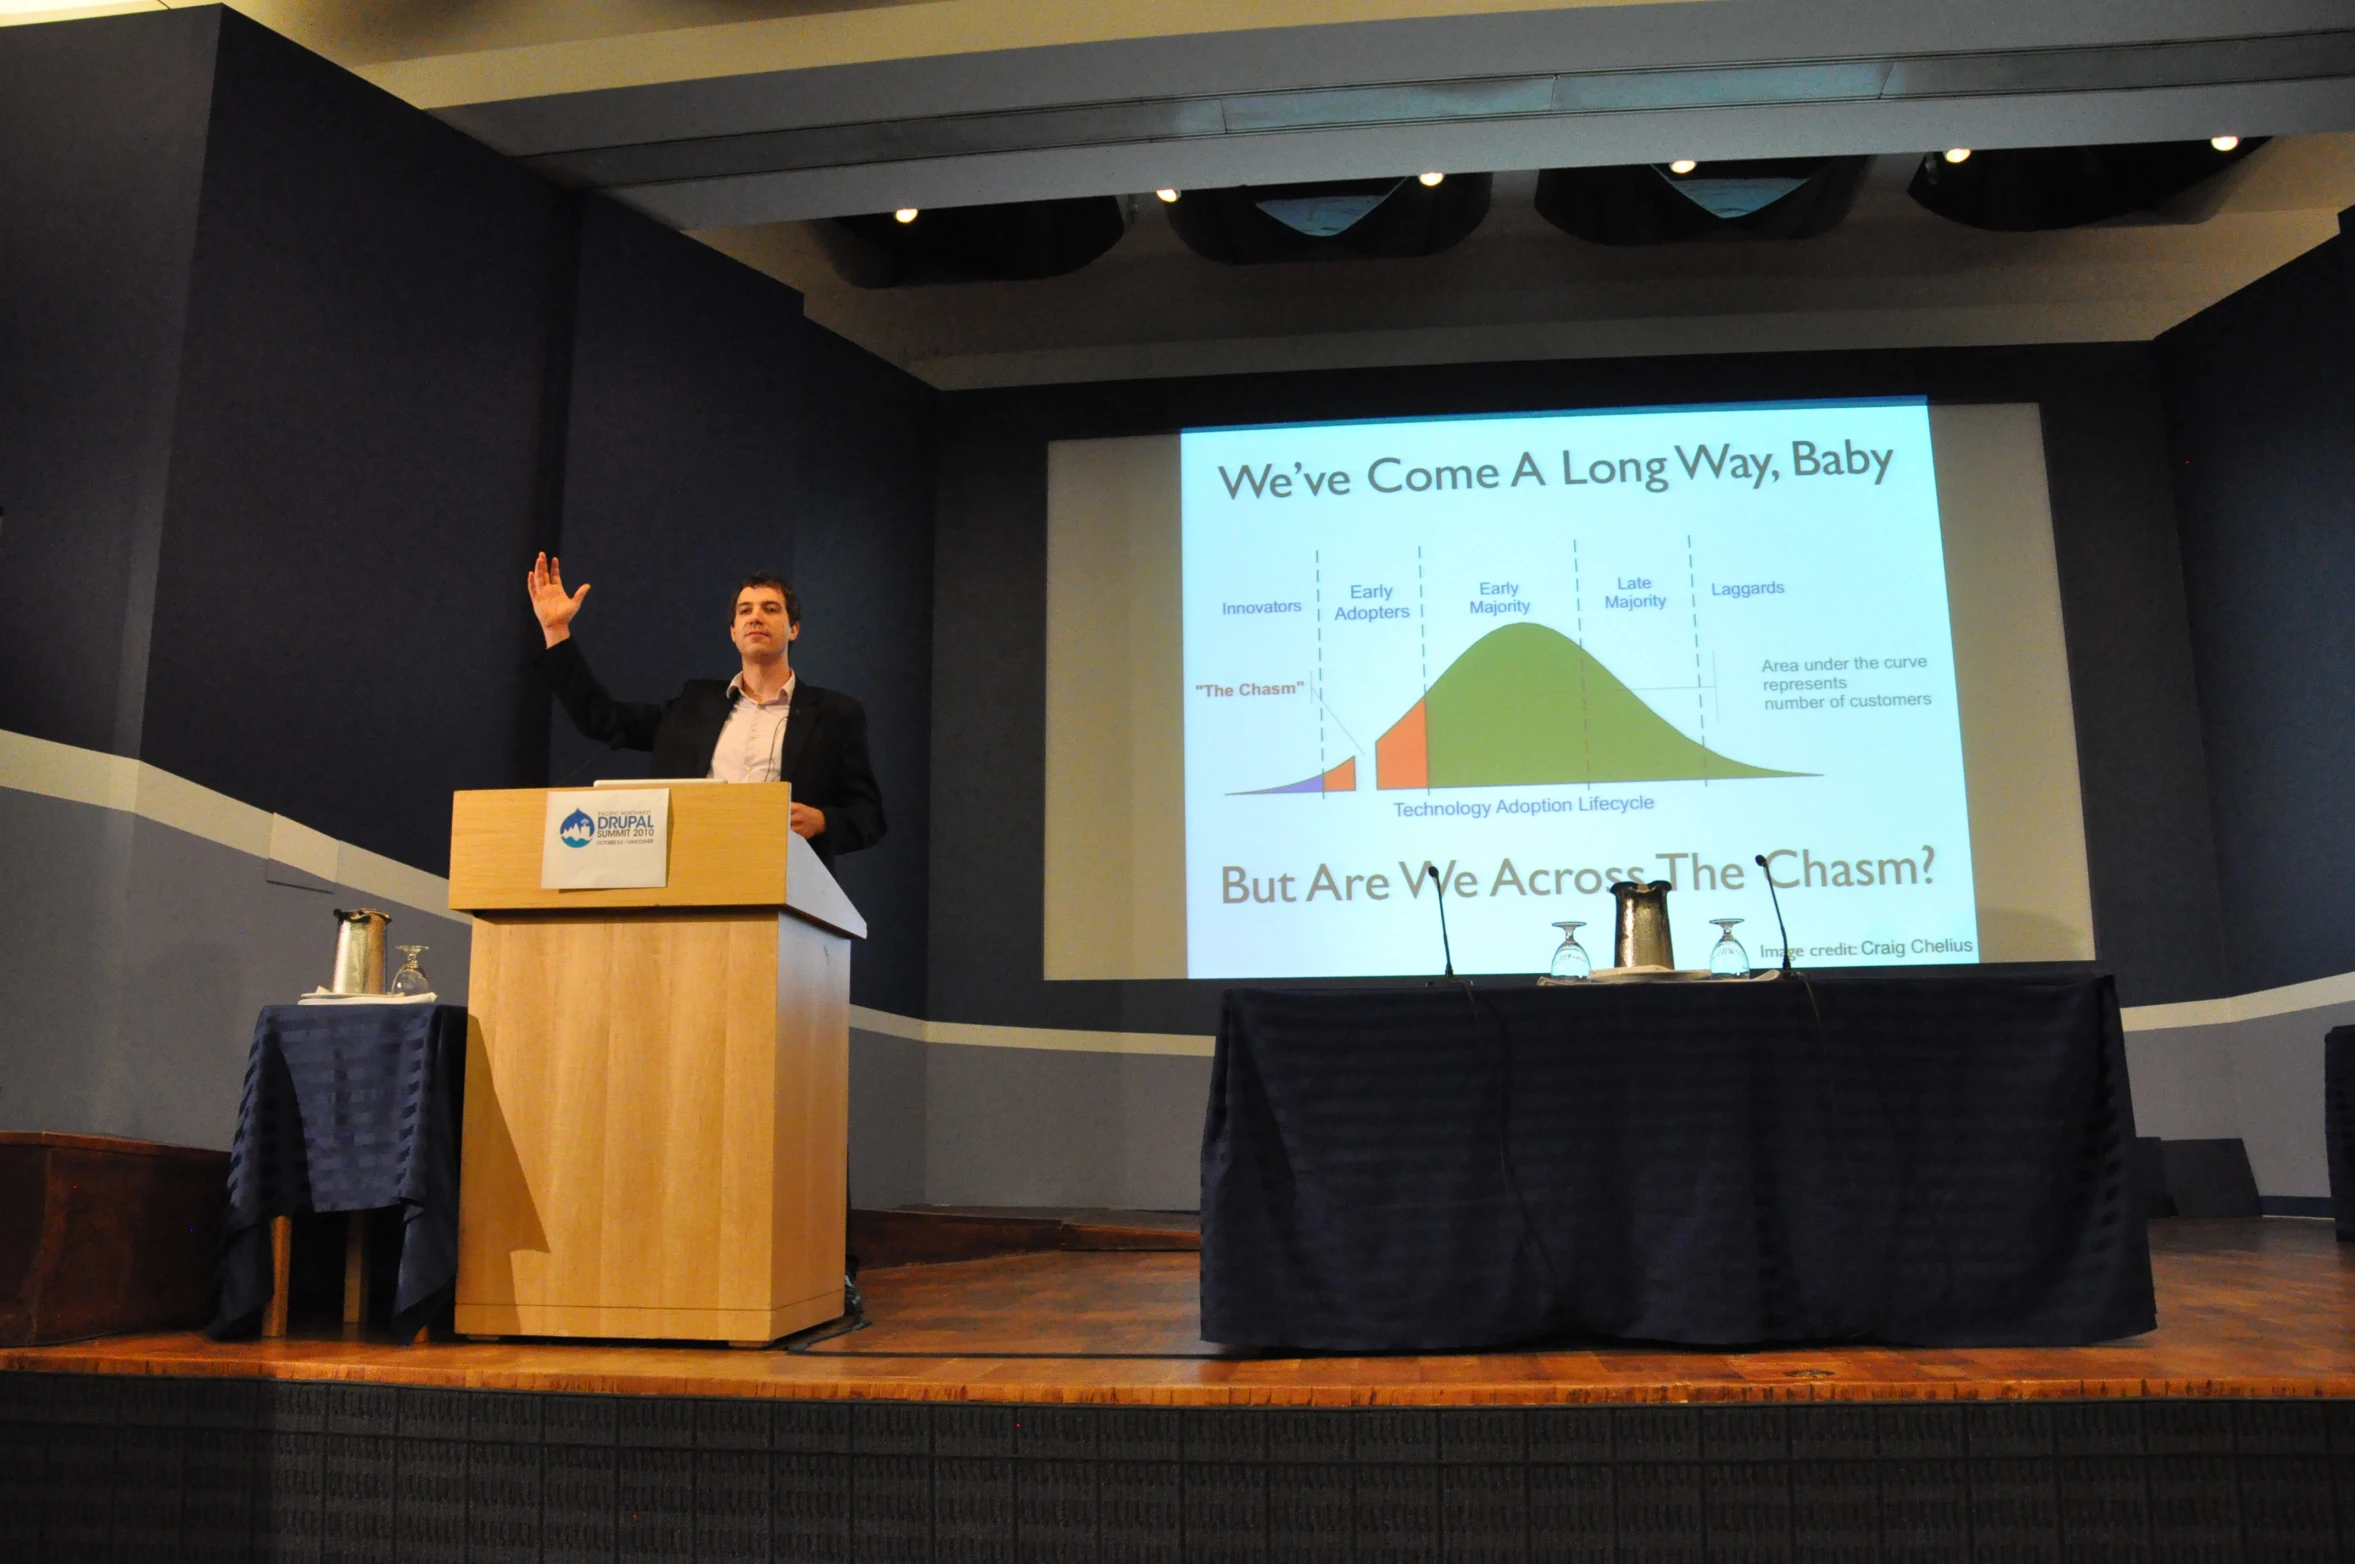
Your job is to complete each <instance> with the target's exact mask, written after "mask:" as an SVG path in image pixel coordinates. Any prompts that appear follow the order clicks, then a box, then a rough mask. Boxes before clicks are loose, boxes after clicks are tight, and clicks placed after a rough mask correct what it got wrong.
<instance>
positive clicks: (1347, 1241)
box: [1202, 975, 2156, 1352]
mask: <svg viewBox="0 0 2355 1564" xmlns="http://www.w3.org/2000/svg"><path fill="white" fill-rule="evenodd" d="M2133 1145H2134V1117H2133V1107H2132V1104H2131V1102H2130V1100H2129V1098H2128V1094H2127V1082H2126V1056H2125V1043H2124V1038H2123V1035H2122V1033H2121V1031H2120V1027H2119V1021H2118V1000H2117V993H2116V990H2115V988H2114V987H2113V986H2112V984H2111V982H2110V980H2109V979H2108V978H2106V977H2095V978H2078V977H2068V978H2059V979H2055V978H2013V977H1997V976H1989V975H1972V976H1961V977H1953V978H1945V977H1893V978H1876V979H1864V978H1857V979H1822V978H1819V979H1814V980H1811V981H1809V982H1800V981H1796V980H1784V981H1767V982H1722V983H1663V984H1647V985H1641V986H1638V985H1628V984H1605V983H1592V984H1581V985H1572V986H1563V987H1539V988H1511V989H1507V988H1496V989H1491V988H1479V989H1476V990H1470V991H1467V990H1466V989H1464V988H1461V987H1435V988H1413V989H1399V990H1372V989H1351V990H1299V989H1294V990H1281V991H1278V990H1266V989H1237V990H1234V991H1231V992H1230V993H1229V994H1228V995H1227V996H1226V1002H1225V1010H1224V1014H1223V1016H1222V1018H1221V1020H1220V1024H1219V1033H1218V1051H1217V1056H1216V1059H1215V1061H1214V1063H1213V1065H1212V1071H1211V1095H1210V1106H1209V1113H1208V1118H1207V1122H1206V1123H1205V1126H1204V1130H1203V1143H1202V1334H1203V1337H1204V1338H1205V1339H1206V1340H1210V1341H1217V1342H1227V1343H1233V1344H1237V1345H1249V1346H1258V1347H1287V1348H1304V1349H1310V1350H1328V1351H1339V1352H1381V1351H1404V1350H1423V1351H1434V1350H1446V1349H1453V1348H1473V1347H1492V1346H1500V1345H1506V1344H1511V1343H1527V1342H1533V1341H1538V1340H1543V1339H1547V1338H1560V1337H1576V1336H1608V1337H1621V1338H1629V1339H1636V1340H1644V1341H1655V1342H1681V1343H1693V1344H1711V1345H1724V1344H1735V1343H1752V1342H1791V1341H1834V1340H1847V1341H1853V1340H1871V1341H1879V1342H1886V1343H1892V1344H1913V1345H1925V1346H2054V1345H2062V1344H2077V1343H2086V1342H2095V1341H2106V1340H2111V1339H2114V1338H2117V1337H2122V1336H2130V1335H2134V1334H2136V1333H2138V1332H2141V1331H2147V1330H2149V1329H2151V1328H2152V1326H2153V1325H2154V1324H2155V1323H2156V1311H2155V1306H2154V1303H2153V1299H2152V1291H2151V1266H2150V1250H2149V1245H2148V1241H2147V1238H2146V1236H2145V1233H2144V1229H2143V1220H2142V1212H2141V1208H2140V1206H2139V1205H2138V1204H2137V1202H2136V1195H2135V1188H2134V1181H2133V1166H2132V1162H2133V1159H2132V1155H2131V1152H2132V1148H2133Z"/></svg>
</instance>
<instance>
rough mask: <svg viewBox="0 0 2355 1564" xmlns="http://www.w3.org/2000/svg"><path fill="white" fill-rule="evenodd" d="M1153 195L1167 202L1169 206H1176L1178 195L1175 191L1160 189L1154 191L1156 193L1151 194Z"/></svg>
mask: <svg viewBox="0 0 2355 1564" xmlns="http://www.w3.org/2000/svg"><path fill="white" fill-rule="evenodd" d="M1153 194H1154V195H1156V196H1158V197H1160V198H1161V199H1162V200H1163V201H1165V202H1167V203H1168V204H1169V205H1171V206H1175V205H1177V195H1178V193H1177V192H1176V191H1175V190H1170V189H1166V188H1165V189H1161V190H1156V191H1154V192H1153Z"/></svg>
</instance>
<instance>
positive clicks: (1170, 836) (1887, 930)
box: [1044, 399, 2093, 980]
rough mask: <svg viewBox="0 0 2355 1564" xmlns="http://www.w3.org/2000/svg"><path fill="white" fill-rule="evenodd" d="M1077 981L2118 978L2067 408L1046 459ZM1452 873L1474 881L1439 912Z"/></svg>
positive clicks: (1194, 447)
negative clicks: (1657, 953) (2044, 972)
mask: <svg viewBox="0 0 2355 1564" xmlns="http://www.w3.org/2000/svg"><path fill="white" fill-rule="evenodd" d="M1048 470H1049V482H1048V643H1047V644H1048V656H1047V752H1046V757H1045V760H1046V788H1047V797H1046V826H1047V840H1046V861H1045V882H1046V883H1045V892H1046V897H1045V906H1046V912H1045V920H1046V922H1045V930H1044V933H1045V975H1046V977H1048V978H1049V979H1099V980H1100V979H1108V978H1174V977H1195V978H1208V979H1248V978H1269V977H1330V976H1377V975H1386V974H1404V973H1417V972H1426V971H1431V970H1436V968H1437V967H1438V965H1439V961H1440V956H1439V949H1438V935H1437V926H1436V922H1435V907H1434V903H1435V901H1436V900H1437V897H1438V895H1439V891H1440V889H1441V887H1442V886H1444V888H1445V890H1446V893H1447V914H1448V920H1449V924H1450V928H1451V932H1452V934H1453V939H1454V949H1455V960H1456V965H1457V967H1458V969H1459V970H1462V971H1467V972H1480V973H1510V972H1530V971H1538V970H1542V968H1543V967H1544V965H1545V962H1546V959H1547V956H1548V954H1549V953H1550V951H1551V949H1552V947H1553V945H1554V944H1555V943H1556V942H1557V941H1558V940H1559V938H1560V935H1559V933H1558V932H1557V931H1556V929H1555V928H1554V927H1553V925H1554V924H1556V923H1558V922H1562V921H1581V922H1584V923H1585V924H1586V925H1587V929H1586V931H1585V932H1584V934H1583V935H1582V939H1583V940H1584V942H1585V943H1587V944H1588V946H1589V948H1590V949H1592V950H1594V951H1595V952H1596V955H1597V959H1598V961H1599V962H1607V961H1608V960H1609V923H1610V918H1611V912H1612V901H1611V898H1610V896H1609V894H1608V891H1607V887H1608V884H1609V883H1610V882H1611V881H1612V880H1615V879H1621V878H1634V879H1659V880H1665V881H1668V882H1670V883H1671V884H1672V886H1673V887H1674V889H1673V890H1672V891H1671V893H1670V898H1669V901H1670V908H1671V913H1672V920H1673V932H1674V939H1675V945H1676V950H1677V953H1678V957H1679V960H1680V963H1681V964H1682V965H1686V966H1696V965H1699V964H1701V962H1702V961H1704V960H1705V959H1706V956H1707V953H1708V950H1709V948H1710V943H1711V941H1713V940H1714V939H1715V938H1716V935H1717V929H1716V928H1715V927H1713V926H1712V924H1711V920H1713V919H1718V918H1740V919H1742V920H1744V921H1743V922H1742V923H1741V924H1740V925H1739V926H1738V928H1737V937H1739V938H1741V939H1742V940H1743V941H1744V943H1745V944H1746V946H1747V947H1748V949H1749V951H1750V953H1751V957H1752V960H1753V961H1754V962H1756V963H1757V964H1759V965H1762V966H1763V965H1767V964H1770V963H1772V962H1774V961H1777V960H1779V959H1780V957H1781V954H1782V948H1781V943H1780V940H1779V939H1778V938H1777V936H1776V934H1775V932H1774V923H1773V915H1772V911H1771V908H1770V905H1769V902H1768V898H1767V894H1766V887H1765V880H1764V876H1763V875H1762V874H1761V873H1760V871H1759V869H1758V867H1757V865H1756V863H1755V861H1754V859H1755V857H1756V856H1757V855H1760V854H1764V855H1765V856H1766V857H1767V858H1768V860H1769V870H1770V872H1771V873H1772V875H1773V877H1774V880H1775V883H1776V885H1777V886H1778V887H1780V889H1781V894H1782V896H1783V899H1784V903H1785V911H1786V913H1787V915H1788V918H1789V922H1790V926H1791V943H1792V954H1793V958H1794V959H1795V960H1797V961H1799V962H1801V963H1803V964H1808V965H1814V966H1881V965H1909V966H1910V965H1923V964H1952V963H1971V962H1981V961H2022V960H2085V959H2090V958H2091V957H2092V955H2093V930H2092V915H2091V907H2090V895H2089V890H2088V886H2087V879H2086V867H2085V847H2084V825H2083V817H2082V812H2081V805H2080V800H2079V794H2078V784H2077V762H2076V746H2075V737H2074V724H2073V718H2072V714H2071V709H2070V696H2069V684H2068V669H2067V660H2066V656H2065V653H2064V648H2063V642H2062V631H2061V615H2060V597H2059V591H2058V586H2057V581H2056V578H2055V571H2054V563H2053V548H2052V525H2051V515H2050V509H2049V503H2048V500H2047V497H2046V485H2045V476H2044V462H2043V449H2042V442H2041V437H2040V432H2039V423H2038V417H2037V410H2036V409H2035V408H2034V407H2033V406H2022V405H1974V406H1930V405H1928V404H1926V403H1925V402H1923V401H1921V400H1919V399H1895V400H1875V401H1850V402H1810V403H1777V404H1764V405H1747V406H1730V407H1676V408H1647V409H1626V410H1605V411H1596V412H1579V413H1571V414H1530V415H1512V416H1506V417H1473V418H1435V419H1417V420H1388V421H1377V422H1354V423H1328V424H1291V425H1276V426H1261V427H1250V428H1236V429H1204V430H1187V431H1184V432H1183V433H1180V434H1174V435H1163V436H1153V437H1147V438H1142V439H1124V440H1099V441H1078V442H1065V443H1058V444H1056V445H1053V446H1051V447H1050V450H1049V464H1048ZM1434 876H1436V877H1437V883H1434Z"/></svg>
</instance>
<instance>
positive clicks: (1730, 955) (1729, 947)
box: [1709, 918, 1750, 977]
mask: <svg viewBox="0 0 2355 1564" xmlns="http://www.w3.org/2000/svg"><path fill="white" fill-rule="evenodd" d="M1709 921H1710V922H1711V923H1714V924H1716V925H1717V943H1716V944H1715V945H1712V946H1710V947H1709V975H1710V976H1711V977H1748V976H1749V975H1750V953H1749V952H1748V951H1746V950H1744V949H1743V948H1742V942H1741V941H1740V940H1738V939H1735V938H1734V925H1735V924H1737V923H1739V922H1741V921H1742V920H1741V919H1739V918H1711V919H1710V920H1709Z"/></svg>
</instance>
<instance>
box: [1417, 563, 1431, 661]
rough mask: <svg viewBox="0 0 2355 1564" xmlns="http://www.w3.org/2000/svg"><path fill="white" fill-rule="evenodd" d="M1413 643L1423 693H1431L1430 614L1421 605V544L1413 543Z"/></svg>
mask: <svg viewBox="0 0 2355 1564" xmlns="http://www.w3.org/2000/svg"><path fill="white" fill-rule="evenodd" d="M1415 643H1416V655H1417V658H1418V659H1419V661H1420V664H1421V667H1422V675H1423V677H1422V685H1423V694H1425V695H1428V694H1430V693H1431V616H1430V613H1429V611H1428V610H1427V609H1425V608H1424V606H1423V545H1421V544H1420V543H1418V544H1416V545H1415Z"/></svg>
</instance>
